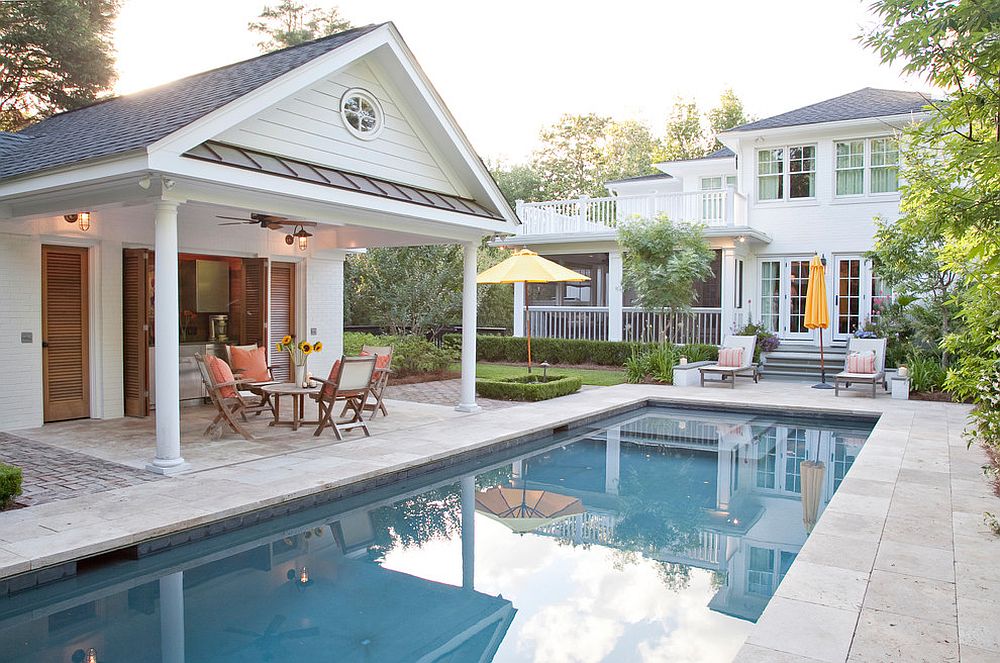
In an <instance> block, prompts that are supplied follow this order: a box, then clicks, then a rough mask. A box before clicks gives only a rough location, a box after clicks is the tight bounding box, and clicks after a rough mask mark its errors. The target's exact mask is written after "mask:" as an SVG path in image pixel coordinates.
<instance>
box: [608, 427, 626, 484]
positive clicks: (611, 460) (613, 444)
mask: <svg viewBox="0 0 1000 663" xmlns="http://www.w3.org/2000/svg"><path fill="white" fill-rule="evenodd" d="M621 458H622V429H621V426H612V427H611V428H609V429H608V441H607V446H606V447H605V450H604V492H606V493H607V494H608V495H617V494H618V486H619V479H620V477H621Z"/></svg>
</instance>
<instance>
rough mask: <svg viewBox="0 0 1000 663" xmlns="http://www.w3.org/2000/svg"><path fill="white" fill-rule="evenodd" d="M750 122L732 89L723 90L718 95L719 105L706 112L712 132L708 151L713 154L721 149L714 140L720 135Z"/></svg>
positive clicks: (717, 141) (717, 140)
mask: <svg viewBox="0 0 1000 663" xmlns="http://www.w3.org/2000/svg"><path fill="white" fill-rule="evenodd" d="M752 121H753V120H752V119H751V118H750V116H749V115H747V112H746V110H745V109H744V108H743V102H742V101H741V100H740V98H739V97H737V96H736V93H735V92H733V89H732V88H726V89H725V90H723V91H722V94H721V95H719V105H718V106H716V107H715V108H713V109H712V110H710V111H708V126H709V129H711V132H712V145H711V146H710V147H709V151H710V152H714V151H715V150H718V149H719V148H721V147H722V143H720V142H719V139H718V138H716V136H718V135H719V134H720V133H722V132H723V131H726V130H727V129H732V128H733V127H738V126H739V125H741V124H746V123H747V122H752Z"/></svg>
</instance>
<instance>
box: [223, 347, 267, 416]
mask: <svg viewBox="0 0 1000 663" xmlns="http://www.w3.org/2000/svg"><path fill="white" fill-rule="evenodd" d="M226 355H227V360H228V363H229V366H230V367H231V368H232V370H233V375H235V376H236V379H237V380H240V381H241V382H245V383H246V389H247V390H248V391H250V392H252V393H253V394H254V395H255V396H257V397H258V398H259V399H260V402H261V404H262V405H266V406H268V407H269V408H270V409H271V413H272V414H273V413H274V406H273V404H272V403H271V395H270V394H268V393H267V392H265V391H264V390H262V389H261V387H264V386H266V385H269V384H277V383H278V382H279V380H275V379H274V373H273V369H274V367H273V366H269V365H268V363H267V348H263V347H260V346H258V345H256V344H255V345H227V346H226ZM264 411H265V410H260V411H259V412H257V415H258V416H259V415H260V414H261V412H264Z"/></svg>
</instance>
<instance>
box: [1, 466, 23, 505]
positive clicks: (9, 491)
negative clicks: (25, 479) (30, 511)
mask: <svg viewBox="0 0 1000 663" xmlns="http://www.w3.org/2000/svg"><path fill="white" fill-rule="evenodd" d="M20 494H21V468H20V467H14V466H13V465H4V464H3V463H0V509H3V508H6V507H8V506H10V505H11V504H13V503H14V498H15V497H17V496H18V495H20Z"/></svg>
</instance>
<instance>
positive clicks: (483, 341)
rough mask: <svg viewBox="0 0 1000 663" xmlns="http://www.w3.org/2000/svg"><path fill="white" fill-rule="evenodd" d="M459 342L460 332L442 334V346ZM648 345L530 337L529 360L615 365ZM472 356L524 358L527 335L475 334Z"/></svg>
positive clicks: (506, 359) (481, 358) (516, 360)
mask: <svg viewBox="0 0 1000 663" xmlns="http://www.w3.org/2000/svg"><path fill="white" fill-rule="evenodd" d="M461 345H462V337H461V335H459V334H446V335H445V337H444V346H445V347H447V348H454V349H456V350H457V349H458V348H460V347H461ZM652 345H655V344H645V343H630V342H626V341H588V340H582V339H564V338H533V339H531V360H532V362H534V363H539V364H540V363H541V362H543V361H546V362H548V363H550V364H568V365H579V364H597V365H599V366H614V367H616V368H617V367H619V366H621V365H622V364H624V363H625V360H626V359H628V358H629V357H630V356H631V355H632V352H633V350H636V349H641V348H645V347H650V346H652ZM476 359H478V360H479V361H498V362H509V363H523V362H526V361H528V339H526V338H523V337H517V336H477V337H476Z"/></svg>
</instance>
